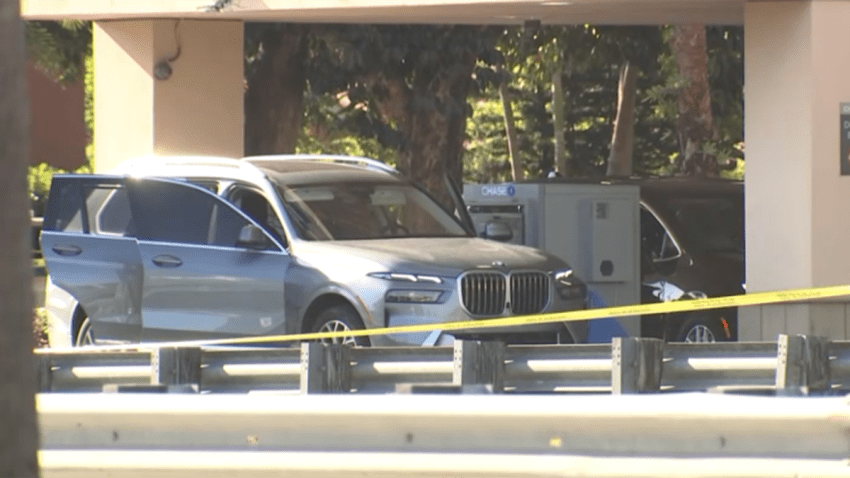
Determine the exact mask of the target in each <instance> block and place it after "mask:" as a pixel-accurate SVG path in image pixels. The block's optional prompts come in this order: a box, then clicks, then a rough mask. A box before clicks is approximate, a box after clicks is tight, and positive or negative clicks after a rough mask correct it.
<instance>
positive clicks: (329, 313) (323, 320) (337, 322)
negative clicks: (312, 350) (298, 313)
mask: <svg viewBox="0 0 850 478" xmlns="http://www.w3.org/2000/svg"><path fill="white" fill-rule="evenodd" d="M365 328H366V327H365V326H364V325H363V321H362V320H361V319H360V315H359V314H358V313H357V311H356V310H354V308H353V307H351V306H350V305H347V304H340V305H334V306H332V307H328V308H326V309H324V310H322V311H321V312H319V313H318V315H316V318H315V319H313V321H312V327H310V331H311V332H317V333H321V332H343V331H346V330H363V329H365ZM319 341H320V342H322V343H325V344H347V345H354V346H361V347H368V346H369V344H370V343H369V337H364V336H357V337H336V338H329V339H320V340H319Z"/></svg>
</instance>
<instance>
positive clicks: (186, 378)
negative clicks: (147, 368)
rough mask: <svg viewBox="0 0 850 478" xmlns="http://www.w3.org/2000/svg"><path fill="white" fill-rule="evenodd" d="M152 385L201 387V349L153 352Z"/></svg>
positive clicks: (169, 348) (157, 350)
mask: <svg viewBox="0 0 850 478" xmlns="http://www.w3.org/2000/svg"><path fill="white" fill-rule="evenodd" d="M151 385H193V386H196V387H198V389H200V385H201V349H200V348H199V347H159V348H155V349H153V350H151Z"/></svg>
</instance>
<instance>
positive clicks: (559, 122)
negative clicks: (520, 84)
mask: <svg viewBox="0 0 850 478" xmlns="http://www.w3.org/2000/svg"><path fill="white" fill-rule="evenodd" d="M563 74H564V72H563V71H562V70H561V68H557V69H556V71H555V74H554V75H552V125H553V128H554V131H555V169H556V170H557V171H558V172H559V173H561V175H562V176H564V177H566V176H568V175H569V170H568V169H567V151H566V143H565V140H564V129H565V128H566V121H565V120H564V83H563Z"/></svg>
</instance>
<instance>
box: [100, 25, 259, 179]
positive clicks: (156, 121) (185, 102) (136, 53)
mask: <svg viewBox="0 0 850 478" xmlns="http://www.w3.org/2000/svg"><path fill="white" fill-rule="evenodd" d="M176 23H177V21H176V20H140V21H128V22H112V21H107V22H96V23H95V31H94V51H95V55H94V57H95V95H94V96H95V97H94V100H95V135H94V144H95V170H96V171H108V170H110V169H112V168H113V167H115V166H116V165H118V164H120V163H121V162H122V161H124V160H126V159H130V158H133V157H137V156H145V155H150V154H192V155H222V156H231V157H240V156H242V152H243V148H244V145H243V143H244V141H243V135H244V132H243V117H244V113H243V111H244V109H243V91H244V86H243V67H242V57H243V48H244V47H243V37H242V22H240V21H187V20H182V21H181V22H180V24H179V25H178V26H177V29H176V31H175V25H176ZM178 39H179V42H180V45H181V46H180V55H179V56H178V57H177V58H176V59H174V60H173V61H172V62H171V68H172V75H171V77H170V78H168V79H167V80H157V79H155V78H154V76H153V70H154V67H155V65H156V64H157V63H158V62H159V61H162V60H167V59H170V58H173V57H174V56H175V55H176V53H177V43H178Z"/></svg>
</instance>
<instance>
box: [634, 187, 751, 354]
mask: <svg viewBox="0 0 850 478" xmlns="http://www.w3.org/2000/svg"><path fill="white" fill-rule="evenodd" d="M639 184H640V191H641V192H640V196H641V211H640V221H641V251H642V260H641V283H642V285H641V300H642V302H643V303H653V302H669V301H673V300H689V299H699V298H705V297H720V296H727V295H739V294H743V293H744V283H745V278H744V183H743V182H742V181H733V180H724V179H697V178H655V179H645V180H641V181H639ZM737 333H738V331H737V309H735V308H729V309H717V310H706V311H699V312H689V313H677V314H662V315H653V316H644V317H643V318H642V320H641V335H642V336H644V337H657V338H662V339H665V340H668V341H677V342H714V341H727V340H737Z"/></svg>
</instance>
